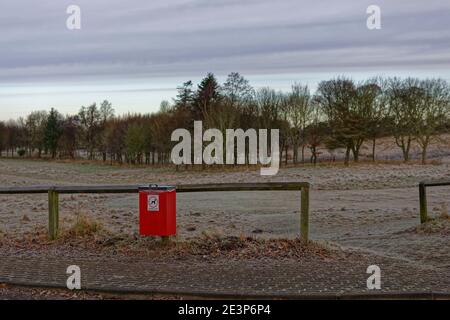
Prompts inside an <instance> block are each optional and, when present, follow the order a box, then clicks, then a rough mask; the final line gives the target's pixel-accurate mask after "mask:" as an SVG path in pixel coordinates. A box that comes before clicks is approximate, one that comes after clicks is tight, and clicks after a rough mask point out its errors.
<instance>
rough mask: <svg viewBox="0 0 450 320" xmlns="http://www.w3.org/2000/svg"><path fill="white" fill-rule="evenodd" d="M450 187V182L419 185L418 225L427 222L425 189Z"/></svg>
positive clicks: (422, 183)
mask: <svg viewBox="0 0 450 320" xmlns="http://www.w3.org/2000/svg"><path fill="white" fill-rule="evenodd" d="M442 186H450V181H432V182H421V183H419V201H420V223H425V222H427V221H428V208H427V187H442Z"/></svg>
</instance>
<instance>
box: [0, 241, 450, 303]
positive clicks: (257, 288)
mask: <svg viewBox="0 0 450 320" xmlns="http://www.w3.org/2000/svg"><path fill="white" fill-rule="evenodd" d="M0 257H1V263H0V283H10V284H17V285H25V284H26V285H29V286H48V287H61V288H64V287H65V286H66V280H67V277H68V275H67V274H66V268H67V267H68V266H69V265H78V266H80V268H81V277H82V288H83V289H85V290H97V291H112V292H128V293H151V294H154V293H169V294H190V295H198V296H216V297H227V296H230V297H239V296H242V297H280V298H282V297H284V298H296V297H298V298H301V297H308V296H315V295H328V296H337V297H339V296H346V295H366V294H383V293H408V294H416V293H421V294H425V293H437V294H439V293H440V294H448V293H449V288H450V277H448V270H446V269H444V268H427V269H423V268H420V267H417V266H415V265H414V264H412V263H409V262H406V261H402V260H396V259H391V258H385V257H379V256H375V255H369V254H360V253H354V254H348V255H346V257H345V258H340V259H323V258H318V257H314V256H312V257H308V258H305V259H301V260H295V259H281V260H276V259H245V260H230V259H226V258H218V259H208V258H205V259H202V258H201V257H200V258H196V259H177V260H170V259H167V258H165V259H161V258H158V259H157V260H153V261H152V260H149V259H148V258H147V259H145V258H140V257H126V256H117V257H115V256H98V257H95V258H93V257H91V258H90V257H88V256H85V255H82V254H80V255H79V257H77V256H76V255H73V254H72V255H71V257H68V256H64V255H61V254H58V252H46V253H45V254H44V255H42V254H41V253H39V254H32V255H27V256H21V255H14V254H12V253H11V252H8V251H7V252H5V251H3V252H2V250H1V249H0ZM372 264H376V265H378V266H380V268H381V272H382V290H377V291H376V292H374V291H369V290H367V287H366V281H367V278H368V276H369V275H368V274H367V273H366V269H367V267H368V266H369V265H372ZM0 295H1V292H0ZM0 298H1V297H0Z"/></svg>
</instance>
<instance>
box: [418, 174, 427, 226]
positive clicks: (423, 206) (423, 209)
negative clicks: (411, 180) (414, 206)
mask: <svg viewBox="0 0 450 320" xmlns="http://www.w3.org/2000/svg"><path fill="white" fill-rule="evenodd" d="M419 200H420V223H421V224H422V223H425V222H427V220H428V212H427V189H426V186H425V184H424V183H423V182H421V183H420V184H419Z"/></svg>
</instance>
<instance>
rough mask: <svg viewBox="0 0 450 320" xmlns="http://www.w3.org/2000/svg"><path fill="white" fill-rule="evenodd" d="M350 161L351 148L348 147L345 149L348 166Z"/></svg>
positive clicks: (346, 164) (345, 162)
mask: <svg viewBox="0 0 450 320" xmlns="http://www.w3.org/2000/svg"><path fill="white" fill-rule="evenodd" d="M349 162H350V148H349V147H347V149H346V150H345V161H344V164H345V166H346V167H348V165H349Z"/></svg>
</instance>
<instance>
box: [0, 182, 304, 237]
mask: <svg viewBox="0 0 450 320" xmlns="http://www.w3.org/2000/svg"><path fill="white" fill-rule="evenodd" d="M144 185H145V184H140V185H86V186H29V187H0V194H39V193H41V194H43V193H48V212H49V216H48V221H49V223H48V225H49V237H50V239H52V240H53V239H56V237H57V236H58V229H59V225H58V224H59V195H60V194H77V193H78V194H79V193H94V194H98V193H103V194H105V193H111V194H113V193H137V192H138V191H139V187H142V186H144ZM146 185H150V184H146ZM309 189H310V184H309V183H307V182H270V183H218V184H184V185H178V186H176V190H177V193H183V192H220V191H222V192H226V191H290V190H291V191H301V203H300V236H301V238H302V239H303V240H304V241H305V242H306V241H308V238H309Z"/></svg>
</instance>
